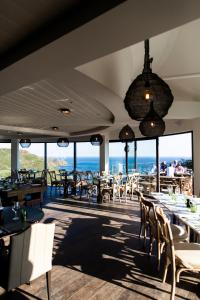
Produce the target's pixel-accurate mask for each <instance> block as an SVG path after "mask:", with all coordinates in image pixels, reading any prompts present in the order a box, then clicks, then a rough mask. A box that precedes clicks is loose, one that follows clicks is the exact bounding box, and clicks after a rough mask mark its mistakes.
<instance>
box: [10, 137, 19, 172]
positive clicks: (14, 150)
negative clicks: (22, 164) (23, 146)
mask: <svg viewBox="0 0 200 300" xmlns="http://www.w3.org/2000/svg"><path fill="white" fill-rule="evenodd" d="M18 169H19V141H18V140H16V139H12V140H11V170H18Z"/></svg>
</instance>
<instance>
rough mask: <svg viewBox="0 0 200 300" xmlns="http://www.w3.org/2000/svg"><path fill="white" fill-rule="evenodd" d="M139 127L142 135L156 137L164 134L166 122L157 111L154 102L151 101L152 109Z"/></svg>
mask: <svg viewBox="0 0 200 300" xmlns="http://www.w3.org/2000/svg"><path fill="white" fill-rule="evenodd" d="M139 129H140V132H141V133H142V135H144V136H147V137H156V136H161V135H163V133H164V131H165V122H164V121H163V120H162V118H161V117H160V116H159V115H158V114H157V113H156V112H155V110H154V104H153V102H151V103H150V110H149V112H148V114H147V115H146V117H145V118H144V119H143V120H142V121H141V122H140V126H139Z"/></svg>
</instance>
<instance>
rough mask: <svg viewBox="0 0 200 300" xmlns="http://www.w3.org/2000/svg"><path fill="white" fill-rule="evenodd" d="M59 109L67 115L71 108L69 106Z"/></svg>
mask: <svg viewBox="0 0 200 300" xmlns="http://www.w3.org/2000/svg"><path fill="white" fill-rule="evenodd" d="M59 111H60V112H61V113H62V114H63V115H64V116H68V115H69V114H70V113H71V110H70V109H69V108H60V109H59Z"/></svg>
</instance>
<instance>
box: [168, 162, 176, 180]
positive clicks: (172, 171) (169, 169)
mask: <svg viewBox="0 0 200 300" xmlns="http://www.w3.org/2000/svg"><path fill="white" fill-rule="evenodd" d="M174 172H175V168H174V166H173V164H170V165H169V167H167V176H170V177H174Z"/></svg>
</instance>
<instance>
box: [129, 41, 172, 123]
mask: <svg viewBox="0 0 200 300" xmlns="http://www.w3.org/2000/svg"><path fill="white" fill-rule="evenodd" d="M144 43H145V56H144V68H143V72H142V74H140V75H138V76H137V77H136V79H135V80H134V81H133V82H132V83H131V85H130V86H129V89H128V91H127V93H126V97H125V99H124V104H125V108H126V110H127V111H128V114H129V116H130V117H131V118H132V119H134V120H137V121H141V120H143V119H144V117H145V116H146V115H147V113H148V112H149V110H150V103H151V101H153V108H154V111H155V112H156V113H157V114H158V116H159V117H161V118H163V117H164V116H165V115H166V114H167V113H168V110H169V108H170V106H171V105H172V102H173V99H174V97H173V95H172V93H171V90H170V88H169V86H168V85H167V83H166V82H164V81H163V80H162V79H161V78H160V77H159V76H158V75H157V74H155V73H152V69H151V63H152V61H153V58H150V57H149V40H145V42H144Z"/></svg>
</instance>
